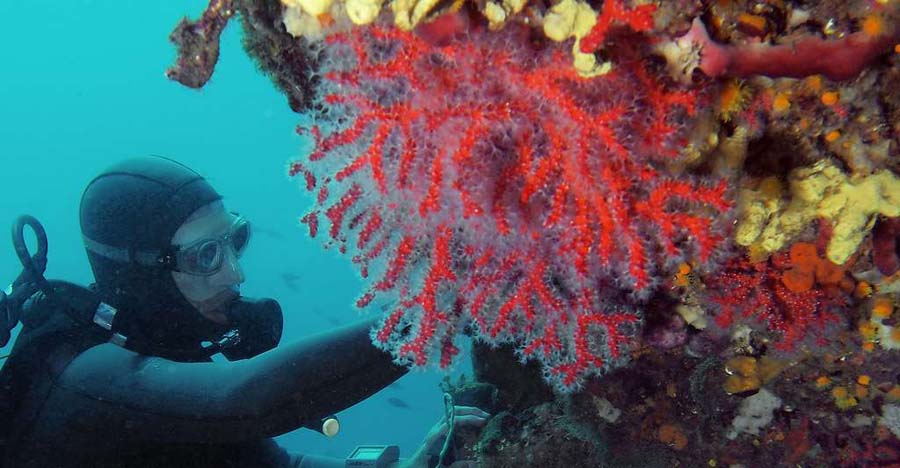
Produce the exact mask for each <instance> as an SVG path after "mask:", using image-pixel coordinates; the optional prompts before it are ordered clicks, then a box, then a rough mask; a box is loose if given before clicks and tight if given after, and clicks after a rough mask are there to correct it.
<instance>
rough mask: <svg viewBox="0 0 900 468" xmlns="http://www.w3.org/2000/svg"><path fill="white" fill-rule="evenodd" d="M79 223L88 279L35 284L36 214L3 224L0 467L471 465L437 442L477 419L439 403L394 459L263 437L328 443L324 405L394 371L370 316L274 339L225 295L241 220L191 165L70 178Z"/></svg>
mask: <svg viewBox="0 0 900 468" xmlns="http://www.w3.org/2000/svg"><path fill="white" fill-rule="evenodd" d="M80 224H81V233H82V237H83V240H84V245H85V248H86V250H87V255H88V259H89V261H90V265H91V269H92V271H93V273H94V280H95V283H94V284H92V285H91V286H90V287H89V288H85V287H82V286H79V285H76V284H73V283H68V282H65V281H58V280H47V279H45V278H44V276H43V272H44V269H45V267H46V263H47V256H46V254H47V240H46V234H45V232H44V230H43V228H42V227H41V226H40V223H38V222H37V220H35V219H34V218H31V217H27V216H25V217H22V218H20V220H19V221H18V223H17V224H16V226H14V229H13V231H14V232H13V238H14V244H15V247H16V253H17V255H18V256H19V258H20V260H21V261H22V263H23V266H24V270H23V272H22V274H21V275H20V276H19V278H18V279H17V280H16V281H15V282H14V283H13V284H12V285H11V287H10V288H9V289H7V291H6V293H0V322H2V323H0V325H2V326H0V345H5V344H6V343H7V342H8V341H9V339H10V331H11V330H12V329H13V328H14V327H15V326H16V325H17V323H19V322H20V321H21V323H22V325H23V326H22V329H21V331H20V333H19V335H18V337H17V339H16V342H15V345H14V346H13V349H12V351H11V353H10V356H9V358H8V360H7V361H6V363H5V364H4V366H3V369H2V371H0V425H2V427H0V463H2V464H0V467H8V468H18V467H75V466H91V467H181V466H190V467H259V468H265V467H273V468H276V467H277V468H282V467H284V468H286V467H308V468H332V467H345V466H355V467H356V466H358V467H362V466H371V467H408V468H413V467H416V468H418V467H422V468H425V467H428V468H431V467H433V466H453V467H459V466H474V465H473V464H472V462H468V461H455V462H454V461H453V460H452V453H449V454H448V453H446V452H447V447H448V442H449V440H450V438H451V434H452V432H453V429H454V427H460V426H463V425H468V426H474V427H479V426H481V425H483V424H484V423H485V421H486V420H487V417H488V416H489V415H488V414H487V413H485V412H483V411H481V410H480V409H477V408H473V407H465V406H454V405H453V403H452V400H451V401H449V403H448V402H447V401H446V395H445V404H446V405H447V406H446V408H445V410H446V411H445V416H444V418H443V419H442V421H441V422H439V423H438V424H437V425H435V426H434V428H432V430H431V431H430V432H429V434H428V435H427V436H426V438H425V441H424V443H423V444H422V446H421V447H420V448H419V449H418V450H417V451H416V452H415V453H414V454H413V455H412V456H411V457H410V458H408V459H402V460H401V459H398V449H397V447H396V446H361V447H358V448H357V449H356V450H354V452H353V453H352V454H350V456H349V457H348V458H346V459H335V458H327V457H319V456H313V455H302V456H301V455H295V454H289V453H288V452H287V451H285V450H284V449H282V448H280V447H279V446H278V445H277V444H276V443H275V442H274V441H273V440H272V439H271V437H273V436H276V435H279V434H284V433H286V432H289V431H292V430H294V429H297V428H300V427H307V428H312V429H315V430H319V431H320V432H323V433H325V434H326V435H333V434H334V433H335V432H336V430H337V426H338V423H337V420H336V419H335V418H334V416H332V415H333V413H336V412H338V411H340V410H343V409H346V408H348V407H350V406H353V405H354V404H356V403H358V402H360V401H362V400H364V399H365V398H367V397H369V396H370V395H372V394H374V393H375V392H377V391H379V390H381V389H382V388H384V387H386V386H387V385H389V384H391V383H392V382H394V381H395V380H397V379H398V378H400V377H401V376H403V375H404V374H405V373H406V372H407V369H406V368H405V367H402V366H400V365H398V364H395V363H394V362H393V360H392V358H391V356H390V355H389V354H388V353H385V352H383V351H381V350H379V349H377V348H375V347H374V346H373V345H372V344H371V341H370V338H369V330H370V329H371V328H372V327H373V326H374V324H375V320H376V319H375V318H372V319H367V320H362V321H360V322H358V323H355V324H352V325H349V326H345V327H342V328H339V329H336V330H333V331H330V332H327V333H323V334H319V335H315V336H313V337H310V338H307V339H304V340H300V341H297V342H295V343H291V344H287V345H282V346H278V344H279V341H280V338H281V332H282V311H281V307H280V306H279V304H278V302H276V301H275V300H273V299H251V298H246V297H242V296H241V295H240V289H239V286H240V284H241V283H242V282H243V281H244V275H243V272H242V270H241V267H240V264H239V258H240V256H241V254H242V252H243V251H244V249H245V248H246V247H247V244H248V242H249V240H250V224H249V222H248V221H247V220H246V219H244V218H243V217H241V216H239V215H236V214H233V213H229V212H228V211H227V210H226V209H225V206H224V204H223V203H222V197H221V196H220V195H219V194H218V193H217V192H216V191H215V190H214V189H213V187H212V186H211V185H210V184H209V183H208V182H207V181H206V180H205V179H204V178H203V177H201V176H200V175H198V174H197V173H196V172H194V171H192V170H190V169H189V168H187V167H185V166H184V165H182V164H180V163H177V162H175V161H172V160H170V159H166V158H162V157H142V158H134V159H129V160H126V161H123V162H121V163H119V164H116V165H114V166H112V167H110V168H109V169H107V170H106V171H104V172H103V173H101V174H100V175H98V176H97V177H96V178H94V179H93V181H91V182H90V184H88V186H87V188H86V189H85V191H84V194H83V196H82V199H81V207H80ZM25 226H29V227H31V229H32V230H33V231H34V233H35V236H36V237H37V240H38V249H37V253H36V254H34V255H31V253H30V252H29V251H28V248H27V247H26V246H25V243H24V241H23V239H22V237H23V230H24V227H25ZM218 353H221V355H223V356H224V357H225V358H226V359H227V361H222V360H217V361H215V362H214V361H213V360H212V358H211V357H212V355H214V354H218ZM442 444H443V448H441V445H442ZM448 463H449V465H447V464H448Z"/></svg>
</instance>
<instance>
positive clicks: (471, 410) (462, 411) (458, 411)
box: [453, 405, 491, 418]
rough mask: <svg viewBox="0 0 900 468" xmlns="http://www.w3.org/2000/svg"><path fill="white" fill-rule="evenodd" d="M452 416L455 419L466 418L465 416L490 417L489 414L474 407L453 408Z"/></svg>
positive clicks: (459, 406) (458, 406)
mask: <svg viewBox="0 0 900 468" xmlns="http://www.w3.org/2000/svg"><path fill="white" fill-rule="evenodd" d="M453 414H455V415H456V417H459V416H466V415H473V416H479V417H482V418H489V417H491V415H490V413H488V412H486V411H483V410H482V409H481V408H476V407H474V406H462V405H456V406H454V407H453Z"/></svg>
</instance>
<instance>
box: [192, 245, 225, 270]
mask: <svg viewBox="0 0 900 468" xmlns="http://www.w3.org/2000/svg"><path fill="white" fill-rule="evenodd" d="M221 254H222V252H221V250H220V249H219V242H218V241H214V240H211V241H206V242H204V243H202V244H200V245H199V246H197V249H196V251H195V253H194V256H193V257H194V258H193V262H192V263H193V264H194V265H193V267H194V268H195V269H196V271H198V272H201V273H208V272H212V271H215V270H216V269H218V268H219V264H220V263H221V261H222V255H221Z"/></svg>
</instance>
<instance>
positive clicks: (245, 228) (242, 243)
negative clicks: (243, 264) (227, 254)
mask: <svg viewBox="0 0 900 468" xmlns="http://www.w3.org/2000/svg"><path fill="white" fill-rule="evenodd" d="M249 240H250V223H247V222H243V223H241V224H239V225H238V226H237V227H236V228H235V230H234V233H233V234H231V246H232V247H233V248H234V253H235V254H236V255H240V254H241V253H243V251H244V248H246V247H247V242H248V241H249Z"/></svg>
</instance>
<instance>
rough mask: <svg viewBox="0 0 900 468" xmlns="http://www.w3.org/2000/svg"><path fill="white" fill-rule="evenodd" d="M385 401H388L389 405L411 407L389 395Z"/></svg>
mask: <svg viewBox="0 0 900 468" xmlns="http://www.w3.org/2000/svg"><path fill="white" fill-rule="evenodd" d="M387 402H388V404H390V405H391V406H394V407H396V408H403V409H411V407H410V406H409V405H408V404H406V402H405V401H403V400H401V399H399V398H397V397H390V398H388V399H387Z"/></svg>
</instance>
